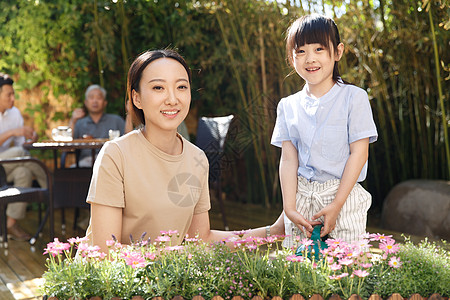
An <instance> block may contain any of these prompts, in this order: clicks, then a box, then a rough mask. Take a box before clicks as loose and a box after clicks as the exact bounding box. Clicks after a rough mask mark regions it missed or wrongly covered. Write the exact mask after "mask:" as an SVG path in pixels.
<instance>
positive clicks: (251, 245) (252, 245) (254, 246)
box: [245, 244, 258, 250]
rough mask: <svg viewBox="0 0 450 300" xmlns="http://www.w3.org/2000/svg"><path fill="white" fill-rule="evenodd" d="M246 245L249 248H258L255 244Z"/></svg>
mask: <svg viewBox="0 0 450 300" xmlns="http://www.w3.org/2000/svg"><path fill="white" fill-rule="evenodd" d="M245 246H246V247H247V249H248V250H256V248H258V246H257V245H255V244H247V245H245Z"/></svg>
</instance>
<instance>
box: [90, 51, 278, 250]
mask: <svg viewBox="0 0 450 300" xmlns="http://www.w3.org/2000/svg"><path fill="white" fill-rule="evenodd" d="M127 81H128V82H127V96H128V100H129V101H128V105H129V113H130V114H131V118H132V121H133V124H134V125H135V126H137V127H138V128H139V129H137V130H134V131H132V132H130V133H129V134H127V135H125V136H123V137H121V138H118V139H115V140H113V141H110V142H108V143H106V144H105V145H104V147H103V148H102V150H101V151H100V153H99V156H98V158H97V160H96V162H95V165H94V170H93V175H92V181H91V186H90V188H89V194H88V197H87V202H88V203H90V204H91V223H90V226H89V228H88V230H87V237H88V238H89V241H90V243H91V244H94V245H98V246H100V247H101V248H102V250H103V251H106V249H107V248H106V245H105V241H106V240H110V239H111V236H112V235H114V236H115V237H116V238H117V240H118V241H119V242H121V243H129V241H130V235H131V236H132V238H133V239H138V238H140V236H141V235H142V234H143V233H144V232H145V233H147V236H146V237H150V238H151V240H153V241H154V240H155V238H156V237H157V236H159V235H160V232H161V231H169V230H173V231H175V230H176V231H177V232H178V233H179V234H178V235H176V236H174V237H173V239H172V244H179V243H181V242H182V240H183V238H184V236H185V235H186V234H188V235H189V236H195V235H198V236H199V238H201V239H202V240H204V241H219V240H222V239H224V238H226V237H228V236H230V233H229V232H224V231H216V230H211V229H210V224H209V215H208V210H209V209H210V207H211V205H210V199H209V189H208V160H207V158H206V156H205V154H204V153H203V151H201V150H200V149H199V148H197V147H196V146H194V145H193V144H191V143H190V142H188V141H187V140H185V139H184V138H183V137H182V136H181V135H179V134H178V133H177V127H178V126H179V125H180V123H181V122H182V121H183V120H184V118H185V117H186V115H187V114H188V112H189V105H190V102H191V92H190V83H191V75H190V70H189V67H188V66H187V64H186V62H185V61H184V59H183V58H182V57H181V56H180V55H179V54H178V53H177V52H175V51H173V50H155V51H147V52H144V53H143V54H141V55H140V56H139V57H137V58H136V60H135V61H134V62H133V63H132V65H131V67H130V70H129V72H128V80H127ZM268 229H269V228H266V229H265V228H258V229H254V230H251V231H249V232H248V233H247V235H251V236H260V237H264V236H266V235H267V231H268ZM270 230H271V231H272V233H273V234H284V228H283V221H282V218H279V219H278V221H277V222H276V223H275V224H274V225H272V226H271V227H270Z"/></svg>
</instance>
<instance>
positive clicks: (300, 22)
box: [286, 14, 341, 82]
mask: <svg viewBox="0 0 450 300" xmlns="http://www.w3.org/2000/svg"><path fill="white" fill-rule="evenodd" d="M316 43H317V44H321V45H323V46H325V47H326V48H327V49H329V51H331V49H333V50H334V51H337V46H338V45H339V44H340V43H341V38H340V37H339V30H338V28H337V26H336V23H335V22H334V21H333V19H331V18H328V17H325V16H322V15H318V14H312V15H306V16H302V17H300V18H298V19H297V20H295V21H294V22H293V23H292V24H291V26H289V28H288V30H287V36H286V56H287V59H288V62H289V64H290V65H292V64H293V61H294V56H293V52H294V50H297V49H298V48H299V47H302V46H303V45H305V44H316ZM330 43H331V45H330ZM331 46H332V47H331ZM339 77H340V75H339V69H338V62H337V61H336V62H335V63H334V69H333V80H334V81H335V82H337V81H338V79H339Z"/></svg>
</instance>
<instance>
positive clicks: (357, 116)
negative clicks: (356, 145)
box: [348, 89, 378, 144]
mask: <svg viewBox="0 0 450 300" xmlns="http://www.w3.org/2000/svg"><path fill="white" fill-rule="evenodd" d="M348 118H349V122H348V126H349V128H348V131H349V143H350V144H351V143H353V142H356V141H358V140H361V139H364V138H369V143H373V142H375V141H376V140H377V139H378V133H377V128H376V125H375V122H374V120H373V115H372V109H371V107H370V102H369V97H368V96H367V93H366V91H364V90H363V89H358V90H357V92H356V93H355V94H354V95H353V98H352V100H351V102H350V109H349V116H348Z"/></svg>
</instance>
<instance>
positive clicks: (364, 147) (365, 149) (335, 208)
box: [313, 138, 369, 236]
mask: <svg viewBox="0 0 450 300" xmlns="http://www.w3.org/2000/svg"><path fill="white" fill-rule="evenodd" d="M368 157H369V138H365V139H361V140H358V141H356V142H353V143H351V144H350V156H349V158H348V160H347V163H346V164H345V168H344V173H343V174H342V178H341V183H340V184H339V188H338V191H337V193H336V196H335V198H334V200H333V202H331V203H330V204H329V205H327V206H326V207H324V208H323V209H321V210H320V211H319V212H318V213H317V214H315V215H314V216H313V220H316V219H318V218H320V217H321V216H323V217H324V224H323V227H322V231H321V234H320V236H325V235H327V234H328V233H330V232H331V231H332V230H333V229H334V227H335V226H336V220H337V217H338V215H339V212H340V211H341V209H342V206H344V204H345V201H346V200H347V198H348V195H349V194H350V192H351V191H352V189H353V187H354V186H355V184H356V181H357V180H358V177H359V174H360V173H361V170H362V168H363V167H364V164H365V163H366V161H367V158H368Z"/></svg>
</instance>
